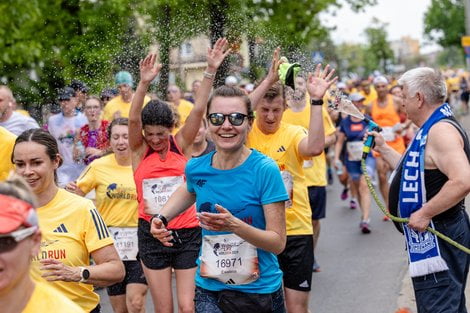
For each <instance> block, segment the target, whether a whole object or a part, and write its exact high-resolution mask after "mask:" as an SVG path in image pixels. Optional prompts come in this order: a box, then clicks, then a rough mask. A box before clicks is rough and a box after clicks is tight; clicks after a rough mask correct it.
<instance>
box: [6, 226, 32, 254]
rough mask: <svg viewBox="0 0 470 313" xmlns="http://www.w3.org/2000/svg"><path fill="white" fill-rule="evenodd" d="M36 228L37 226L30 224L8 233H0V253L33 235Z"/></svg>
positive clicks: (9, 249) (11, 248)
mask: <svg viewBox="0 0 470 313" xmlns="http://www.w3.org/2000/svg"><path fill="white" fill-rule="evenodd" d="M37 230H38V227H37V226H32V227H28V228H23V229H20V230H17V231H14V232H12V233H9V234H5V235H0V253H3V252H8V251H11V250H13V249H15V248H16V246H17V245H18V243H19V242H21V241H22V240H24V239H26V238H28V237H29V236H31V235H33V234H34V233H35V232H36V231H37Z"/></svg>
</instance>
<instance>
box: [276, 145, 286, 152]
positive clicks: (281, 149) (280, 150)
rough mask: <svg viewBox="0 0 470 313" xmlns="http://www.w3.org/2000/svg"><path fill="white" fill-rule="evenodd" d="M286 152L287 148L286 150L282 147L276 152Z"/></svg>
mask: <svg viewBox="0 0 470 313" xmlns="http://www.w3.org/2000/svg"><path fill="white" fill-rule="evenodd" d="M284 151H286V148H284V146H280V147H279V149H277V151H276V152H284Z"/></svg>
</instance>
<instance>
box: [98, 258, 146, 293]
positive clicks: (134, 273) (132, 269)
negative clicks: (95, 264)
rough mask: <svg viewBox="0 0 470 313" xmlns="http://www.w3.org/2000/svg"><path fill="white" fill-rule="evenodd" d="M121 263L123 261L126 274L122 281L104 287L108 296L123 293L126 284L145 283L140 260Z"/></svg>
mask: <svg viewBox="0 0 470 313" xmlns="http://www.w3.org/2000/svg"><path fill="white" fill-rule="evenodd" d="M122 263H124V268H125V269H126V276H125V277H124V280H123V281H122V282H120V283H117V284H114V285H112V286H109V287H108V288H106V290H107V292H108V296H120V295H125V294H126V287H127V285H128V284H143V285H147V280H146V279H145V276H144V271H143V270H142V264H140V261H123V262H122Z"/></svg>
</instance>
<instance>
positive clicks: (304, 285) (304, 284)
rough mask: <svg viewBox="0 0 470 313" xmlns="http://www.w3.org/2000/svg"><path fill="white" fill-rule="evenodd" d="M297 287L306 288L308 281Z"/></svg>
mask: <svg viewBox="0 0 470 313" xmlns="http://www.w3.org/2000/svg"><path fill="white" fill-rule="evenodd" d="M299 287H302V288H308V281H306V280H305V281H304V282H303V283H301V284H300V285H299Z"/></svg>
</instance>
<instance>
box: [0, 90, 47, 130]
mask: <svg viewBox="0 0 470 313" xmlns="http://www.w3.org/2000/svg"><path fill="white" fill-rule="evenodd" d="M14 103H15V98H13V93H12V92H11V90H10V88H8V87H7V86H0V126H3V127H5V128H6V129H7V130H8V131H10V132H11V133H13V134H15V135H17V136H18V135H19V134H21V133H22V132H24V131H25V130H28V129H31V128H39V125H38V123H37V122H36V121H35V120H34V119H33V118H32V117H29V116H25V115H23V114H21V113H18V112H16V111H15V110H14V109H13V108H14Z"/></svg>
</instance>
